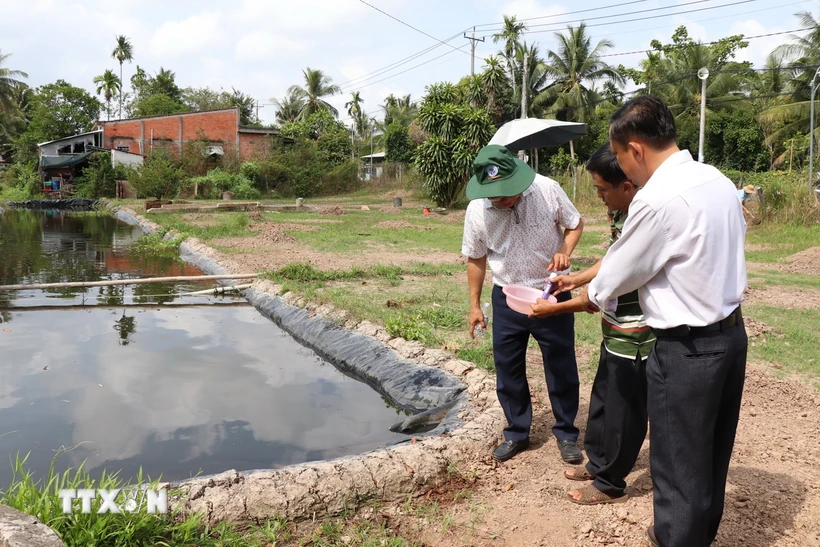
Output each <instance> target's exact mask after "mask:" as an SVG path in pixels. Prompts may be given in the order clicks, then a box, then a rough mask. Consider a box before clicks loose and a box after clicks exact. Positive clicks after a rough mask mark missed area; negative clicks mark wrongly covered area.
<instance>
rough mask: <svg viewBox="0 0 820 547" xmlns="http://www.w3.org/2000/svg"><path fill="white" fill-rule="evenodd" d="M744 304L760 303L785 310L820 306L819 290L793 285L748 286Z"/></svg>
mask: <svg viewBox="0 0 820 547" xmlns="http://www.w3.org/2000/svg"><path fill="white" fill-rule="evenodd" d="M744 304H747V305H754V304H762V305H764V306H776V307H779V308H785V309H787V310H792V309H813V308H820V290H818V289H814V288H812V287H794V286H790V287H770V286H767V287H765V288H750V289H748V290H747V291H746V294H745V299H744Z"/></svg>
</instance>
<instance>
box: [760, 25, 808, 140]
mask: <svg viewBox="0 0 820 547" xmlns="http://www.w3.org/2000/svg"><path fill="white" fill-rule="evenodd" d="M795 16H796V17H797V20H798V21H799V24H800V26H801V27H802V28H810V29H812V30H811V31H810V32H809V33H808V34H806V35H805V36H792V42H791V43H790V44H783V45H780V46H778V47H777V48H775V50H774V51H773V52H772V54H773V57H774V59H772V62H778V61H779V62H783V63H787V64H788V66H789V67H791V69H792V73H791V74H790V78H789V82H788V85H787V87H786V89H787V91H791V95H789V96H788V97H787V99H786V101H785V103H784V104H778V105H776V106H773V107H772V108H770V109H768V110H766V111H764V112H762V113H761V114H760V121H761V122H764V123H774V122H779V121H785V122H787V123H786V124H785V125H783V126H782V127H781V129H779V130H778V131H775V132H774V133H772V134H771V135H769V136H768V138H767V141H772V142H779V141H781V140H782V138H783V137H784V136H785V135H790V134H792V133H793V132H794V131H795V130H799V131H801V132H805V133H807V132H808V131H809V128H810V126H811V124H810V119H809V118H810V112H811V104H810V99H811V80H812V78H813V77H814V74H815V71H816V67H817V66H818V65H820V19H818V18H815V17H814V16H813V15H812V14H811V13H810V12H808V11H801V12H798V13H796V14H795ZM818 133H820V128H818V127H817V126H816V125H815V138H816V137H817V135H818ZM767 144H768V142H767Z"/></svg>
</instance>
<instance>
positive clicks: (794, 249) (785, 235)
mask: <svg viewBox="0 0 820 547" xmlns="http://www.w3.org/2000/svg"><path fill="white" fill-rule="evenodd" d="M746 242H747V243H750V244H752V245H765V246H767V247H768V248H766V249H763V250H758V251H746V259H747V260H749V261H750V262H766V263H772V264H776V263H779V262H782V260H783V259H784V258H785V257H787V256H790V255H793V254H795V253H799V252H800V251H805V250H806V249H808V248H809V247H815V246H817V245H820V227H818V226H793V225H786V224H766V223H764V224H761V225H759V226H749V229H748V231H747V233H746Z"/></svg>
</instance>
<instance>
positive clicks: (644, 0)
mask: <svg viewBox="0 0 820 547" xmlns="http://www.w3.org/2000/svg"><path fill="white" fill-rule="evenodd" d="M648 1H649V0H632V1H631V2H621V3H620V4H610V5H608V6H600V7H597V8H587V9H582V10H578V11H568V12H566V13H562V14H560V15H576V14H578V13H587V12H590V11H601V10H608V9H612V8H620V7H623V6H629V5H631V4H642V3H644V2H648ZM550 17H558V15H539V16H538V17H525V18H523V19H518V18H516V20H515V22H516V23H523V22H524V21H536V20H539V19H549V18H550ZM473 26H475V27H495V26H500V28H499V29H497V30H502V29H503V28H504V23H482V24H480V25H473ZM471 28H472V27H471Z"/></svg>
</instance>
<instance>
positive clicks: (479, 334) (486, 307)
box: [473, 302, 490, 338]
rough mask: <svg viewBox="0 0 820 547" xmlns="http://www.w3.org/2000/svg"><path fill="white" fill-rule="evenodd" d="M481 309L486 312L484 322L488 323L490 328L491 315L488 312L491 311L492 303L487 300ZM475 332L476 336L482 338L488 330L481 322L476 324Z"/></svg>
mask: <svg viewBox="0 0 820 547" xmlns="http://www.w3.org/2000/svg"><path fill="white" fill-rule="evenodd" d="M481 311H482V312H483V313H484V324H485V325H487V328H489V327H490V317H489V316H488V315H487V314H488V313H489V311H490V303H489V302H485V303H484V305H483V306H482V307H481ZM473 332H474V333H475V337H476V338H481V337H483V336H484V335H485V334H486V331H485V330H484V327H482V326H481V323H478V324H477V325H476V326H475V330H474V331H473Z"/></svg>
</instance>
